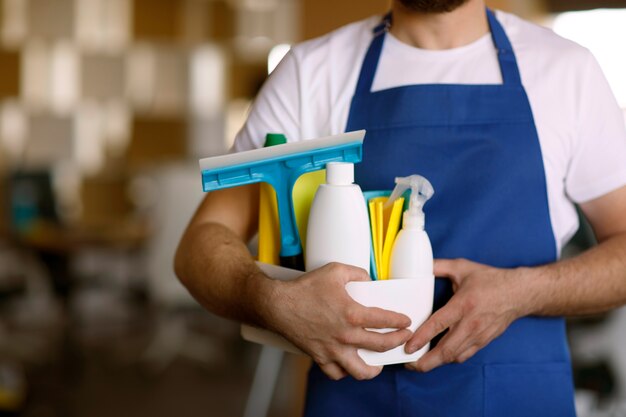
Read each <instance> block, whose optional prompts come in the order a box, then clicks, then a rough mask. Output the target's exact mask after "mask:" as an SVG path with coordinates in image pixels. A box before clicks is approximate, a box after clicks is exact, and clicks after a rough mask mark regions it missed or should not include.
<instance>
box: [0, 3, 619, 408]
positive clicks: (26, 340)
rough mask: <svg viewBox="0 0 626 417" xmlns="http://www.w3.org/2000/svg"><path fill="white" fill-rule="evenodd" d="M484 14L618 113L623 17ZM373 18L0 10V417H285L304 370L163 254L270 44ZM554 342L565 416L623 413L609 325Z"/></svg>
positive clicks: (550, 10) (208, 9) (104, 8)
mask: <svg viewBox="0 0 626 417" xmlns="http://www.w3.org/2000/svg"><path fill="white" fill-rule="evenodd" d="M488 3H489V4H490V5H491V6H494V7H496V8H500V9H504V10H507V11H512V12H514V13H517V14H519V15H521V16H522V17H525V18H528V19H531V20H534V21H536V22H538V23H540V24H543V25H546V26H549V27H552V28H554V30H555V31H557V32H558V33H560V34H561V35H563V36H565V37H569V38H571V39H574V40H576V41H577V42H579V43H581V44H583V45H585V46H587V47H588V48H590V49H591V50H592V51H593V52H594V54H595V55H596V57H597V58H598V60H599V61H600V63H601V65H602V67H603V69H604V71H605V73H606V75H607V77H608V78H609V81H610V83H611V85H612V87H613V89H614V92H615V94H616V96H617V98H618V101H619V103H620V105H621V106H622V107H624V108H626V52H624V51H625V49H624V42H625V40H626V1H617V0H614V1H609V0H606V1H584V0H577V1H571V0H550V1H548V0H544V1H541V0H534V1H530V0H524V1H523V0H508V1H507V0H501V1H495V0H494V1H488ZM386 8H387V1H386V0H358V1H357V0H350V1H348V0H343V1H336V0H335V1H331V0H0V416H5V415H6V416H28V417H35V416H37V417H74V416H81V417H82V416H90V417H91V416H93V417H98V416H110V415H116V416H119V417H123V416H135V415H150V416H152V417H160V416H172V415H176V416H178V417H186V416H189V417H192V416H243V415H246V416H248V417H250V416H263V415H266V414H267V415H270V416H278V417H281V416H297V415H299V413H300V410H301V407H302V401H303V396H302V392H303V389H304V384H305V374H306V370H307V368H308V365H309V364H308V362H307V360H306V359H304V358H302V357H296V356H291V355H287V356H284V357H283V356H282V355H281V354H280V353H278V352H276V351H271V350H269V349H265V350H263V352H262V351H261V348H260V347H258V346H256V345H252V344H249V343H247V342H244V341H242V340H241V339H240V336H239V326H238V324H236V323H232V322H229V321H226V320H223V319H220V318H218V317H215V316H213V315H211V314H209V313H206V312H204V311H203V310H202V309H201V308H200V307H199V306H198V305H197V304H196V303H195V302H194V301H193V300H192V299H191V297H190V296H188V295H187V293H186V292H185V291H184V290H183V289H182V287H181V286H180V285H179V284H178V281H177V280H176V278H175V277H174V274H173V271H172V257H173V252H174V249H175V247H176V244H177V242H178V239H179V237H180V234H181V233H182V230H183V228H184V227H185V225H186V223H187V221H188V219H189V218H190V216H191V214H192V212H193V210H194V209H195V207H196V206H197V204H198V202H199V201H200V199H201V198H202V192H201V187H200V176H199V172H198V169H197V160H198V159H199V158H201V157H207V156H211V155H217V154H221V153H224V152H225V151H226V150H227V149H228V148H229V146H230V145H231V143H232V140H233V139H234V136H235V134H236V132H237V130H238V129H239V128H240V127H241V125H242V124H243V122H244V120H245V115H246V111H247V108H248V106H249V105H250V102H251V100H252V99H253V98H254V96H255V94H256V92H257V91H258V89H259V87H260V86H261V84H262V83H263V81H264V79H265V78H266V77H267V74H268V73H269V72H271V70H272V68H273V67H275V65H276V64H277V63H278V62H279V61H280V59H281V58H282V56H283V55H284V54H285V53H286V52H287V51H288V49H289V46H290V45H292V44H294V43H295V42H299V41H302V40H305V39H309V38H312V37H315V36H319V35H322V34H324V33H326V32H328V31H330V30H332V29H334V28H336V27H339V26H341V25H343V24H345V23H348V22H351V21H354V20H357V19H360V18H364V17H366V16H369V15H371V14H376V13H382V12H384V11H385V10H386ZM597 8H604V9H601V10H591V9H597ZM620 8H624V9H620ZM591 244H593V239H592V237H591V234H590V231H589V228H588V227H587V226H585V225H584V224H583V227H581V230H580V231H579V233H578V234H577V236H576V237H575V238H574V240H573V242H572V243H571V244H570V246H569V247H568V249H567V251H566V255H567V256H571V255H572V254H575V253H577V252H579V251H580V250H583V249H584V248H586V247H587V246H589V245H591ZM570 337H571V342H572V350H573V356H574V368H575V375H576V385H577V406H578V410H579V414H580V416H581V417H587V416H626V347H625V346H626V312H625V310H623V309H621V310H617V311H614V312H611V313H609V314H606V315H602V316H598V317H592V318H586V319H584V320H582V319H577V320H570ZM255 375H256V377H255ZM255 378H256V379H255ZM254 381H256V383H253V382H254Z"/></svg>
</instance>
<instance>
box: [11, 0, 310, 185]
mask: <svg viewBox="0 0 626 417" xmlns="http://www.w3.org/2000/svg"><path fill="white" fill-rule="evenodd" d="M298 7H299V1H298V0H2V1H0V168H2V169H0V172H2V171H4V172H7V171H15V170H33V169H46V170H48V169H51V170H53V171H54V170H59V169H60V170H61V171H62V172H64V173H66V175H67V173H68V172H73V173H75V175H76V176H78V177H79V178H80V181H69V182H68V181H64V182H62V184H74V185H75V184H77V183H80V182H81V181H82V182H83V183H84V182H85V181H89V178H92V177H102V176H113V177H117V176H120V175H121V176H124V177H127V176H129V175H132V173H133V172H135V171H136V170H137V169H143V168H144V167H146V166H154V165H155V164H158V163H162V162H165V161H170V160H181V159H194V158H198V157H204V156H208V155H212V154H217V153H222V152H224V151H225V150H226V149H227V147H228V146H229V142H230V141H231V140H232V134H233V131H234V130H236V128H237V127H238V125H239V124H240V123H241V121H242V119H243V117H244V115H245V113H244V112H245V109H246V107H247V104H248V103H249V101H250V100H251V98H252V97H253V96H254V94H255V92H256V89H257V88H258V86H259V84H260V82H262V79H263V77H264V76H265V73H266V71H267V70H266V68H267V55H268V52H269V51H270V49H271V48H272V47H273V46H274V45H276V44H279V43H293V42H294V41H295V40H296V38H297V37H298V35H299V33H298V31H297V30H298V22H297V20H298V17H299V14H298ZM59 167H61V168H59ZM129 173H130V174H129ZM67 186H69V185H67ZM61 194H63V195H72V193H71V192H62V193H61ZM74 195H76V193H74Z"/></svg>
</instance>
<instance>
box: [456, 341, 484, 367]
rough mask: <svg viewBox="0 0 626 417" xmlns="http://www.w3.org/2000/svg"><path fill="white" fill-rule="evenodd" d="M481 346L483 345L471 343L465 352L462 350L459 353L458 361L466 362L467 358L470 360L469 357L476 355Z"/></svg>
mask: <svg viewBox="0 0 626 417" xmlns="http://www.w3.org/2000/svg"><path fill="white" fill-rule="evenodd" d="M481 348H482V346H480V345H478V344H473V345H471V346H470V347H468V348H467V349H465V351H464V352H461V353H460V354H458V355H457V359H456V361H457V362H458V363H463V362H465V361H466V360H468V359H469V358H471V357H472V356H474V355H475V354H476V352H478V351H479V350H480V349H481Z"/></svg>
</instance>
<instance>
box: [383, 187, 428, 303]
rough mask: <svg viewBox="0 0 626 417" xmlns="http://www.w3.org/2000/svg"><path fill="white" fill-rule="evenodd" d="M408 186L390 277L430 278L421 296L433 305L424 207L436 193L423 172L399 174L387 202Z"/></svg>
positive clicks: (390, 202)
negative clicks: (408, 192)
mask: <svg viewBox="0 0 626 417" xmlns="http://www.w3.org/2000/svg"><path fill="white" fill-rule="evenodd" d="M409 188H410V189H411V199H410V203H409V208H408V210H406V211H405V212H404V214H403V216H402V230H400V233H399V234H398V237H397V238H396V241H395V242H394V244H393V249H392V251H391V265H390V270H389V273H390V275H389V276H390V277H391V279H400V278H419V279H424V280H428V281H429V282H428V283H425V288H424V290H425V291H426V293H423V294H421V295H420V297H422V296H423V297H425V298H424V302H426V300H427V298H429V299H430V306H431V307H430V308H431V309H432V295H433V291H434V276H433V249H432V246H431V245H430V239H429V238H428V235H427V234H426V231H425V230H424V217H425V216H424V211H423V207H424V204H425V203H426V201H428V199H430V198H431V197H432V196H433V194H434V193H435V191H434V189H433V186H432V185H431V184H430V182H429V181H428V180H427V179H426V178H424V177H422V176H420V175H411V176H409V177H403V178H396V188H395V189H394V190H393V192H392V193H391V196H390V197H389V200H388V201H387V203H386V204H387V205H390V204H392V203H393V201H394V200H396V199H397V198H398V197H400V196H401V195H402V194H403V193H404V192H405V191H406V190H408V189H409ZM431 287H432V289H431Z"/></svg>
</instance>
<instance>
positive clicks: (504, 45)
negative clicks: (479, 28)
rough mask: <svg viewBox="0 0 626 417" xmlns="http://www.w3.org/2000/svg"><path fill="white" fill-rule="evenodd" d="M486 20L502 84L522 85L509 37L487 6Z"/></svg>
mask: <svg viewBox="0 0 626 417" xmlns="http://www.w3.org/2000/svg"><path fill="white" fill-rule="evenodd" d="M487 20H488V21H489V27H490V28H491V38H492V39H493V44H494V45H495V47H496V50H497V51H498V62H499V63H500V72H501V73H502V84H507V85H522V79H521V77H520V74H519V68H518V66H517V59H516V58H515V52H513V47H512V46H511V42H510V41H509V37H508V36H506V33H505V32H504V28H503V27H502V25H501V24H500V22H498V19H496V16H495V15H494V13H493V12H492V11H491V9H489V8H488V9H487Z"/></svg>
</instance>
